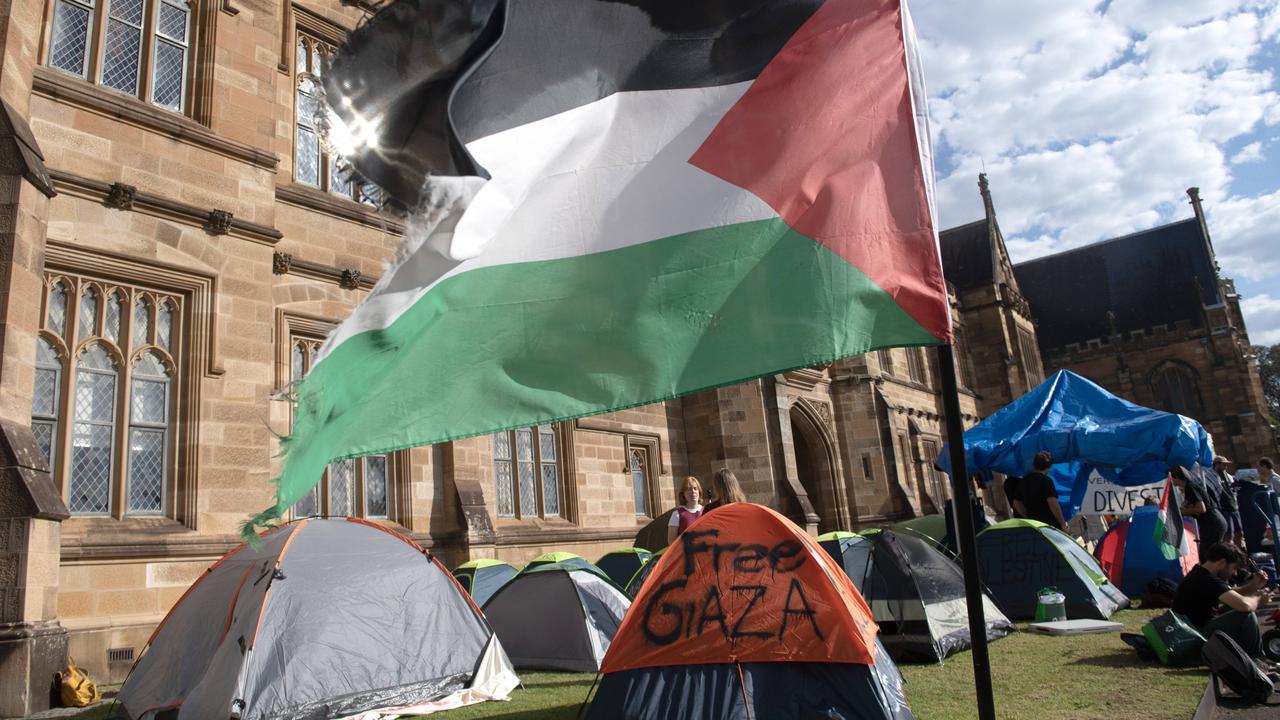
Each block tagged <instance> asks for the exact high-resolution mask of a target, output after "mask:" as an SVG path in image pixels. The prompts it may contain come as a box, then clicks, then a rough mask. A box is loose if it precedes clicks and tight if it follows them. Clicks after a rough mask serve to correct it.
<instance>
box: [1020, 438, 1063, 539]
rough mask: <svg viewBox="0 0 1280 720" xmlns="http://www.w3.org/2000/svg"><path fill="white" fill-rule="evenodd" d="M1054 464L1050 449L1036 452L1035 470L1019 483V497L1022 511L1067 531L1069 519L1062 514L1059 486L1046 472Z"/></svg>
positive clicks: (1035, 518) (1033, 463) (1030, 516)
mask: <svg viewBox="0 0 1280 720" xmlns="http://www.w3.org/2000/svg"><path fill="white" fill-rule="evenodd" d="M1052 465H1053V456H1052V455H1050V454H1049V452H1048V451H1041V452H1038V453H1036V456H1035V458H1034V459H1032V461H1031V466H1032V467H1033V468H1035V470H1034V471H1032V472H1031V473H1028V474H1027V476H1026V477H1024V478H1022V482H1020V483H1018V499H1019V500H1021V501H1022V508H1020V509H1021V511H1022V513H1023V514H1024V515H1025V516H1026V517H1028V518H1031V519H1032V520H1039V521H1040V522H1042V523H1044V524H1046V525H1050V526H1052V527H1056V528H1058V529H1059V530H1061V531H1063V532H1066V531H1067V521H1066V519H1065V518H1063V516H1062V506H1061V505H1060V504H1059V503H1058V488H1057V487H1056V486H1055V485H1054V484H1053V480H1051V479H1050V478H1049V476H1048V475H1046V474H1045V471H1046V470H1048V469H1049V468H1050V467H1051V466H1052Z"/></svg>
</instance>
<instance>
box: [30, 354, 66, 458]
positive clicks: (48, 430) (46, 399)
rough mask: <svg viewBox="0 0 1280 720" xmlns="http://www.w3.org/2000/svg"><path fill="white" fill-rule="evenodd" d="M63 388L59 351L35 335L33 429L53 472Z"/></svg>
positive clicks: (32, 395)
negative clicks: (60, 398) (59, 406)
mask: <svg viewBox="0 0 1280 720" xmlns="http://www.w3.org/2000/svg"><path fill="white" fill-rule="evenodd" d="M61 387H62V361H61V360H60V359H59V358H58V351H57V350H54V348H53V345H52V344H50V343H49V341H48V340H47V339H45V338H43V337H37V338H36V382H35V387H34V388H33V392H32V394H31V431H32V433H34V434H35V436H36V444H37V445H39V446H40V449H41V450H43V451H44V456H45V457H46V458H48V460H49V469H50V472H53V473H56V472H57V471H56V469H55V468H54V466H53V462H54V459H55V457H56V455H57V453H55V452H54V439H55V438H56V437H57V436H58V396H59V395H60V394H61V390H60V388H61Z"/></svg>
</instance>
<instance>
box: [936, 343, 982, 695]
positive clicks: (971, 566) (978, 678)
mask: <svg viewBox="0 0 1280 720" xmlns="http://www.w3.org/2000/svg"><path fill="white" fill-rule="evenodd" d="M938 374H940V375H941V376H942V378H941V381H942V404H943V414H944V415H945V416H946V423H947V443H948V445H949V446H950V448H951V497H952V501H951V512H952V515H953V517H952V519H953V520H954V522H955V525H954V527H955V529H956V542H957V544H958V546H959V550H960V560H961V563H962V566H963V568H964V596H965V604H966V605H967V606H968V609H969V638H970V639H971V641H972V642H973V685H974V691H975V692H976V693H977V695H978V718H979V720H995V718H996V701H995V697H994V695H993V694H992V690H991V656H990V655H989V654H988V653H987V619H986V617H985V616H984V615H983V612H982V586H981V583H980V582H979V579H978V577H979V576H978V547H977V546H978V542H977V538H976V537H975V535H974V528H973V513H972V512H970V510H969V508H970V507H971V504H970V503H971V502H972V501H971V499H970V498H971V496H970V493H971V492H972V490H971V488H970V483H969V471H968V468H967V467H966V465H965V460H964V424H963V423H962V422H961V421H960V389H959V387H958V386H957V384H956V365H955V355H954V354H953V352H952V348H951V346H950V345H939V346H938ZM930 461H931V462H932V460H930Z"/></svg>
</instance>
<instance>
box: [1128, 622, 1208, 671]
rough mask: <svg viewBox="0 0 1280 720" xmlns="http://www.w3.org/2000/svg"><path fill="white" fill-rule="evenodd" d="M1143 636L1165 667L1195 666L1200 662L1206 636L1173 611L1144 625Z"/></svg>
mask: <svg viewBox="0 0 1280 720" xmlns="http://www.w3.org/2000/svg"><path fill="white" fill-rule="evenodd" d="M1142 636H1143V637H1145V638H1146V639H1147V643H1148V644H1149V645H1151V649H1152V650H1154V651H1155V653H1156V657H1158V658H1159V659H1160V662H1162V663H1164V664H1165V665H1195V664H1196V663H1198V662H1199V661H1200V650H1201V648H1203V647H1204V636H1203V635H1201V634H1200V631H1198V630H1196V629H1195V628H1194V627H1192V626H1191V623H1188V622H1187V621H1186V619H1184V618H1183V617H1182V616H1181V615H1179V614H1178V613H1176V612H1173V611H1172V610H1170V611H1169V612H1167V613H1164V614H1163V615H1158V616H1156V617H1154V618H1152V619H1151V621H1150V622H1148V623H1147V624H1146V625H1143V626H1142Z"/></svg>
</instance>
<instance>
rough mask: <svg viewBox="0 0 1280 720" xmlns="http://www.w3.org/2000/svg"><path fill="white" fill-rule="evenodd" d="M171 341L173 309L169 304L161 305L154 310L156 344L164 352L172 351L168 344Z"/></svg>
mask: <svg viewBox="0 0 1280 720" xmlns="http://www.w3.org/2000/svg"><path fill="white" fill-rule="evenodd" d="M172 340H173V308H171V307H170V306H169V303H161V304H160V307H158V308H156V344H157V345H159V346H160V347H162V348H164V349H166V350H172V349H173V347H172V346H171V345H170V344H169V343H170V342H171V341H172Z"/></svg>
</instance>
